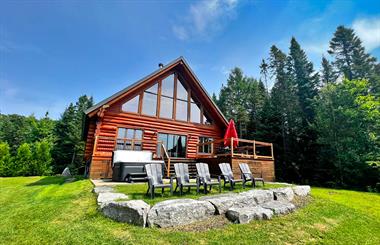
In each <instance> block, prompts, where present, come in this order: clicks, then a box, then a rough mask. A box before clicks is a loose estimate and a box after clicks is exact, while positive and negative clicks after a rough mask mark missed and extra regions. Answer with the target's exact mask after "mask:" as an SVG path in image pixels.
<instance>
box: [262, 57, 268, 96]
mask: <svg viewBox="0 0 380 245" xmlns="http://www.w3.org/2000/svg"><path fill="white" fill-rule="evenodd" d="M268 69H269V65H268V64H267V63H266V62H265V60H264V59H262V60H261V64H260V74H261V75H262V76H263V78H264V82H265V89H266V92H267V94H269V88H268V74H269V71H268Z"/></svg>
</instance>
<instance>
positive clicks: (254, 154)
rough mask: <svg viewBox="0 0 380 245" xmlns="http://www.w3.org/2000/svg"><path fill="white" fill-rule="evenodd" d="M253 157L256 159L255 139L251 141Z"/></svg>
mask: <svg viewBox="0 0 380 245" xmlns="http://www.w3.org/2000/svg"><path fill="white" fill-rule="evenodd" d="M253 158H254V159H256V141H255V140H254V141H253Z"/></svg>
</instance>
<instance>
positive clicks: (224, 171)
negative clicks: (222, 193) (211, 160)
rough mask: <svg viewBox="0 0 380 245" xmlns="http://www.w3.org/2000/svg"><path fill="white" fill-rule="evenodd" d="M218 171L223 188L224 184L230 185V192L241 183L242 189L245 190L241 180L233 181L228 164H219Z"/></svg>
mask: <svg viewBox="0 0 380 245" xmlns="http://www.w3.org/2000/svg"><path fill="white" fill-rule="evenodd" d="M219 168H220V171H222V176H223V179H224V187H226V183H229V184H230V190H231V191H232V190H233V189H234V187H235V184H236V183H237V182H243V188H245V185H244V184H245V183H244V181H243V179H235V178H234V174H233V173H232V170H231V166H230V164H229V163H219Z"/></svg>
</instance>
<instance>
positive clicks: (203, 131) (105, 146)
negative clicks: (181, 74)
mask: <svg viewBox="0 0 380 245" xmlns="http://www.w3.org/2000/svg"><path fill="white" fill-rule="evenodd" d="M98 123H99V124H100V125H98V129H99V130H98V131H97V132H95V134H96V135H97V136H101V137H98V140H97V142H96V147H95V148H96V149H94V152H93V159H92V164H91V169H90V177H91V178H107V177H109V176H111V175H112V169H111V167H110V164H111V160H112V152H113V150H114V148H115V142H116V138H117V128H119V127H121V128H134V129H142V130H143V140H144V142H143V150H147V151H152V152H153V153H156V150H157V136H158V133H168V134H177V135H185V136H186V137H187V151H186V158H196V156H197V144H198V141H199V137H200V136H204V137H212V138H214V139H221V137H222V131H221V130H220V129H219V128H218V127H217V126H216V125H202V124H195V123H187V122H180V121H174V120H167V119H160V118H155V117H149V116H142V115H137V114H136V115H135V114H129V113H123V112H116V111H115V110H109V111H106V112H105V113H104V115H103V117H102V118H101V119H100V121H99V122H98ZM93 124H94V125H93V126H90V127H91V128H94V129H95V128H97V127H96V126H95V125H96V123H93ZM93 131H96V130H93ZM90 133H91V132H90V131H89V134H90ZM102 137H103V138H102ZM89 138H90V137H88V140H87V141H88V143H87V144H86V149H87V148H88V149H90V148H91V147H93V146H94V144H93V143H92V144H90V140H89ZM105 161H107V163H108V165H109V166H103V165H104V164H106V163H105ZM106 170H107V173H105V171H106ZM102 171H103V173H102Z"/></svg>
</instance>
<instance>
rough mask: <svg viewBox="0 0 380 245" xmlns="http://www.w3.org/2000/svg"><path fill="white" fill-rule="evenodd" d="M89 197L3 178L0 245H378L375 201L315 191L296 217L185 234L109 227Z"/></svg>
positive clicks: (73, 187) (78, 190)
mask: <svg viewBox="0 0 380 245" xmlns="http://www.w3.org/2000/svg"><path fill="white" fill-rule="evenodd" d="M143 187H144V186H142V188H143ZM126 188H127V187H126ZM140 188H141V187H140ZM91 190H92V185H91V183H90V182H89V181H88V180H78V181H75V182H72V183H65V182H64V179H62V178H59V177H28V178H25V177H20V178H0V243H1V244H91V243H92V244H143V243H144V244H220V243H224V244H380V235H379V234H380V195H378V194H373V193H364V192H356V191H345V190H333V189H323V188H313V189H312V196H313V200H312V201H311V203H310V204H309V205H307V206H306V207H304V208H301V209H299V210H297V211H296V212H295V213H292V214H289V215H286V216H280V217H275V218H274V219H272V220H270V221H255V222H252V223H250V224H246V225H234V224H228V225H225V226H223V227H221V228H214V229H210V230H205V231H193V232H187V231H186V232H185V231H181V230H180V229H179V230H178V229H175V230H173V229H157V228H154V229H150V228H145V229H143V228H140V227H135V226H132V225H128V224H122V223H117V222H114V221H112V220H110V219H107V218H105V217H103V216H102V215H101V214H99V212H98V211H97V209H96V199H95V195H94V194H92V193H91ZM132 192H133V191H132ZM132 192H130V193H132ZM135 193H136V191H135ZM158 196H159V195H158ZM189 196H190V195H189ZM157 200H158V199H157Z"/></svg>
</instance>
